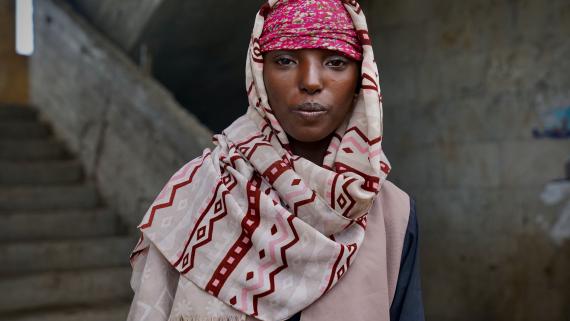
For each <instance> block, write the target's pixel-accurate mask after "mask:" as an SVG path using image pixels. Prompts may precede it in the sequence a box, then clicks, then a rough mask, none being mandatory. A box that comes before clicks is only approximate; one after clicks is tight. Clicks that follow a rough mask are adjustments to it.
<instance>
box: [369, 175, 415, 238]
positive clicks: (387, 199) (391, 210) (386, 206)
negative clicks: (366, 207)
mask: <svg viewBox="0 0 570 321" xmlns="http://www.w3.org/2000/svg"><path fill="white" fill-rule="evenodd" d="M412 211H413V200H412V199H411V198H410V196H409V195H408V194H407V193H406V192H404V191H403V190H402V189H400V188H399V187H398V186H396V185H395V184H394V183H392V182H390V181H388V180H386V181H384V182H383V183H382V187H381V188H380V192H379V193H378V196H377V197H376V200H375V201H374V205H373V206H372V209H371V213H376V212H380V215H381V216H382V217H384V222H385V224H386V225H387V226H392V227H394V228H397V229H399V230H402V229H403V230H404V231H405V230H406V227H407V225H408V220H409V218H410V213H411V212H412Z"/></svg>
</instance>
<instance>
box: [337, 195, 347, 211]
mask: <svg viewBox="0 0 570 321" xmlns="http://www.w3.org/2000/svg"><path fill="white" fill-rule="evenodd" d="M336 202H337V203H338V205H339V206H340V208H344V206H345V205H346V198H344V195H342V194H340V195H339V196H338V198H337V199H336Z"/></svg>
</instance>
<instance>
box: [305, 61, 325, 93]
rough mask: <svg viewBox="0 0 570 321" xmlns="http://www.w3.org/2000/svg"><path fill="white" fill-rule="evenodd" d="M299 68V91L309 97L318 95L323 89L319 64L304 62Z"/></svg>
mask: <svg viewBox="0 0 570 321" xmlns="http://www.w3.org/2000/svg"><path fill="white" fill-rule="evenodd" d="M300 67H301V68H299V73H300V75H299V89H300V90H301V91H302V92H306V93H307V94H309V95H314V94H316V93H319V92H321V91H322V89H323V82H322V75H321V68H320V64H318V63H316V62H313V61H306V62H304V63H302V64H301V66H300Z"/></svg>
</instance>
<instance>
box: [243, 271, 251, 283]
mask: <svg viewBox="0 0 570 321" xmlns="http://www.w3.org/2000/svg"><path fill="white" fill-rule="evenodd" d="M252 278H253V271H249V272H247V275H246V276H245V280H246V281H249V280H251V279H252Z"/></svg>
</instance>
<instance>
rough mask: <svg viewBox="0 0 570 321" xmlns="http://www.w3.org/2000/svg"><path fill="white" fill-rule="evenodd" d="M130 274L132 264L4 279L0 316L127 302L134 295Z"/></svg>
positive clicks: (0, 287)
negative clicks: (63, 307) (55, 307)
mask: <svg viewBox="0 0 570 321" xmlns="http://www.w3.org/2000/svg"><path fill="white" fill-rule="evenodd" d="M130 276H131V268H130V267H115V268H106V269H94V270H80V271H62V272H46V273H40V274H32V275H25V276H19V277H7V278H1V279H0V316H2V314H6V313H7V312H11V313H16V312H17V311H22V310H29V309H41V308H49V307H50V306H51V307H54V306H59V307H61V306H69V305H80V304H94V303H96V302H125V301H128V300H130V298H131V297H132V290H131V287H130V285H129V279H130ZM0 318H2V317H0ZM40 320H42V319H40Z"/></svg>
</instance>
